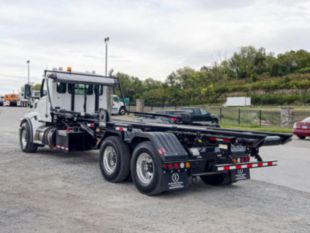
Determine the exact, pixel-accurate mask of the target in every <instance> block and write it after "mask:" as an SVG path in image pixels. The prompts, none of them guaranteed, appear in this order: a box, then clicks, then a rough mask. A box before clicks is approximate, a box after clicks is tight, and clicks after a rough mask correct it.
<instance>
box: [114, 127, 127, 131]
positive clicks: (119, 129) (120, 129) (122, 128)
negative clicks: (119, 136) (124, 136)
mask: <svg viewBox="0 0 310 233" xmlns="http://www.w3.org/2000/svg"><path fill="white" fill-rule="evenodd" d="M115 129H116V130H118V131H127V128H124V127H115Z"/></svg>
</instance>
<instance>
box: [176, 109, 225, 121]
mask: <svg viewBox="0 0 310 233" xmlns="http://www.w3.org/2000/svg"><path fill="white" fill-rule="evenodd" d="M181 110H183V111H186V112H189V113H190V123H191V124H192V123H194V124H195V123H198V124H212V125H218V124H219V119H218V118H217V116H214V115H212V114H211V113H209V112H208V111H207V110H206V109H204V108H197V107H186V108H182V109H181Z"/></svg>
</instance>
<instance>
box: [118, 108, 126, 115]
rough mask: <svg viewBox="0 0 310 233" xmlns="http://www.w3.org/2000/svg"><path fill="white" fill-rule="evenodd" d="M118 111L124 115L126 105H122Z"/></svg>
mask: <svg viewBox="0 0 310 233" xmlns="http://www.w3.org/2000/svg"><path fill="white" fill-rule="evenodd" d="M118 113H119V115H121V116H123V115H125V113H126V109H125V108H124V107H121V108H120V110H119V112H118Z"/></svg>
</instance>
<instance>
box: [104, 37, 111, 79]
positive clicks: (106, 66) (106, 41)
mask: <svg viewBox="0 0 310 233" xmlns="http://www.w3.org/2000/svg"><path fill="white" fill-rule="evenodd" d="M109 40H110V38H109V37H106V38H104V42H105V76H107V75H108V43H109Z"/></svg>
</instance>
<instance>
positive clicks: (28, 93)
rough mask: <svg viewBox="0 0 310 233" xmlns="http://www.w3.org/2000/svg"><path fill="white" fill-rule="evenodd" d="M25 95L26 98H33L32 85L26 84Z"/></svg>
mask: <svg viewBox="0 0 310 233" xmlns="http://www.w3.org/2000/svg"><path fill="white" fill-rule="evenodd" d="M24 97H25V99H30V98H31V86H30V85H29V84H25V88H24Z"/></svg>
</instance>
